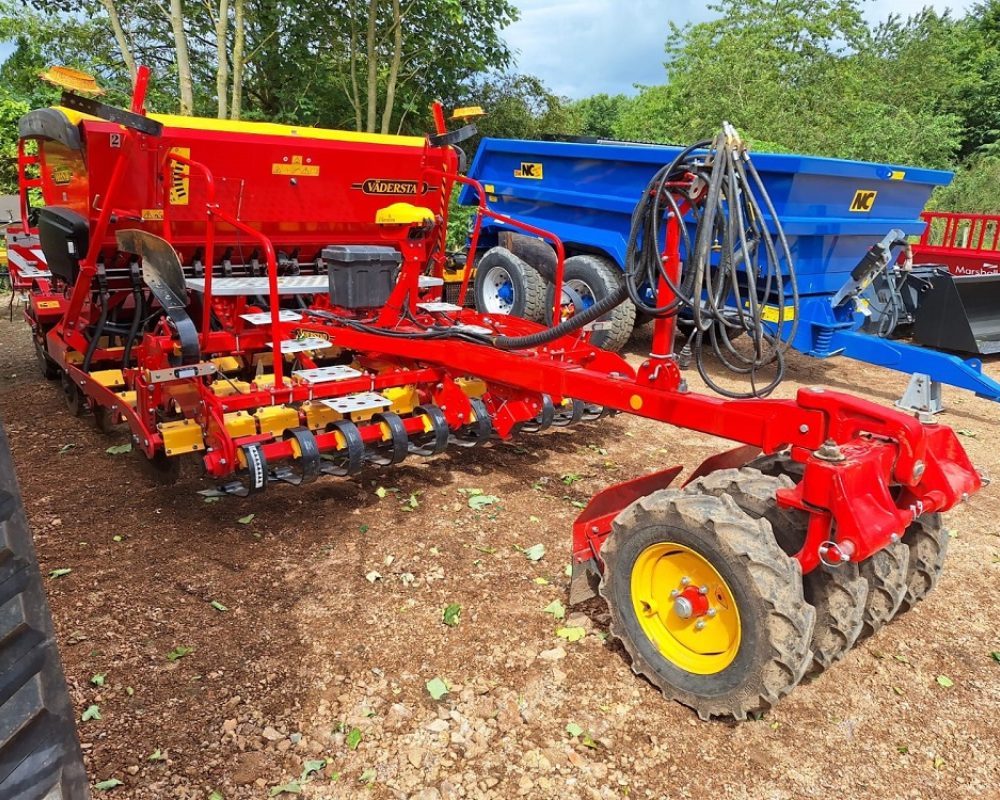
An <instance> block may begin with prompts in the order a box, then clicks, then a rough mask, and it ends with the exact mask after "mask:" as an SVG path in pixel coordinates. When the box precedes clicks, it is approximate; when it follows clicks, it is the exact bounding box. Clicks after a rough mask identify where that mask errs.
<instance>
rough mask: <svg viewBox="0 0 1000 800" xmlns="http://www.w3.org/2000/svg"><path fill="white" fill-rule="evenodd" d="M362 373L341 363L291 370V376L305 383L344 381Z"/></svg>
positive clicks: (357, 376) (358, 376)
mask: <svg viewBox="0 0 1000 800" xmlns="http://www.w3.org/2000/svg"><path fill="white" fill-rule="evenodd" d="M363 374H364V373H362V372H361V371H360V370H356V369H354V367H346V366H344V365H342V364H334V365H333V366H330V367H315V368H313V369H297V370H295V371H294V372H292V377H293V378H298V379H299V380H301V381H304V382H305V383H330V382H333V381H346V380H350V379H351V378H360V377H361V376H362V375H363Z"/></svg>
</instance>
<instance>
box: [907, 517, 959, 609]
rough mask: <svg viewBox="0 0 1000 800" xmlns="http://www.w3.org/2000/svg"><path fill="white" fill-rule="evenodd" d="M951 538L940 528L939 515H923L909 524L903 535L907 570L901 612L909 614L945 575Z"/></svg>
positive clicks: (945, 530)
mask: <svg viewBox="0 0 1000 800" xmlns="http://www.w3.org/2000/svg"><path fill="white" fill-rule="evenodd" d="M950 539H951V537H950V536H949V535H948V531H947V529H945V528H944V527H943V526H942V524H941V515H940V514H937V513H934V514H923V515H922V516H919V517H917V518H916V519H915V520H913V522H912V523H910V527H909V528H907V529H906V533H904V534H903V544H905V545H906V546H907V547H908V548H909V549H910V562H909V565H908V566H907V569H906V592H905V593H904V595H903V602H902V603H901V604H900V607H899V610H900V611H909V610H910V609H911V608H913V606H915V605H916V604H917V603H919V602H920V601H921V600H923V599H924V598H925V597H926V596H927V595H928V593H930V591H931V589H933V588H934V587H935V586H937V582H938V579H939V578H940V577H941V573H942V572H943V571H944V560H945V557H946V556H947V555H948V542H949V540H950Z"/></svg>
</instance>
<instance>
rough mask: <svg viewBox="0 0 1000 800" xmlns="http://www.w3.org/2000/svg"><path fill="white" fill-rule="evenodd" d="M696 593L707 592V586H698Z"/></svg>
mask: <svg viewBox="0 0 1000 800" xmlns="http://www.w3.org/2000/svg"><path fill="white" fill-rule="evenodd" d="M698 594H708V587H707V586H700V587H699V588H698Z"/></svg>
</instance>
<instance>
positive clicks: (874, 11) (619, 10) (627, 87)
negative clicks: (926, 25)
mask: <svg viewBox="0 0 1000 800" xmlns="http://www.w3.org/2000/svg"><path fill="white" fill-rule="evenodd" d="M514 2H515V5H517V6H518V8H520V10H521V19H520V20H518V21H517V22H516V23H514V24H513V25H512V26H511V27H510V28H508V29H507V31H506V33H505V36H506V39H507V42H508V43H509V44H510V45H511V46H512V47H513V48H514V49H515V50H517V51H519V55H518V69H519V71H521V72H526V73H529V74H533V75H537V76H538V77H539V78H541V79H542V80H544V81H545V83H546V84H547V85H548V86H549V88H550V89H552V91H554V92H555V93H556V94H560V95H565V96H567V97H574V98H576V97H585V96H586V95H589V94H594V93H596V92H608V93H611V94H613V93H616V92H633V91H634V89H633V88H632V87H633V84H636V83H643V84H650V83H662V81H663V77H664V75H663V60H664V55H663V43H664V40H665V39H666V32H667V23H668V22H669V21H670V20H673V21H674V22H677V23H679V24H680V23H683V22H699V21H701V20H705V19H708V18H709V17H710V16H711V12H710V11H708V9H706V8H705V4H704V3H694V2H691V0H514ZM971 4H972V3H971V2H968V1H967V0H947V1H945V0H868V2H867V4H866V5H867V16H868V17H869V19H871V20H878V19H883V18H885V17H886V16H888V15H889V14H890V13H896V14H902V15H908V14H912V13H914V12H916V11H918V10H919V9H920V8H922V7H924V6H928V5H930V6H934V7H935V8H937V9H938V10H944V9H945V8H953V9H957V10H962V9H964V8H966V7H967V6H969V5H971Z"/></svg>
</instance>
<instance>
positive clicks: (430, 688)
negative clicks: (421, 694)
mask: <svg viewBox="0 0 1000 800" xmlns="http://www.w3.org/2000/svg"><path fill="white" fill-rule="evenodd" d="M427 694H429V695H430V696H431V698H432V699H434V700H440V699H441V698H442V697H444V696H445V695H446V694H448V686H447V684H446V683H445V682H444V681H443V680H441V679H440V678H431V679H430V680H429V681H427Z"/></svg>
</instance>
